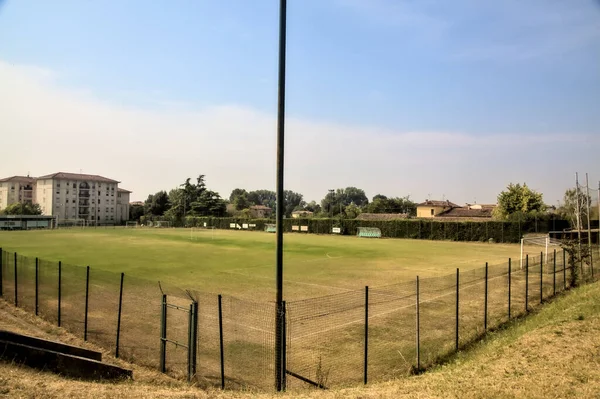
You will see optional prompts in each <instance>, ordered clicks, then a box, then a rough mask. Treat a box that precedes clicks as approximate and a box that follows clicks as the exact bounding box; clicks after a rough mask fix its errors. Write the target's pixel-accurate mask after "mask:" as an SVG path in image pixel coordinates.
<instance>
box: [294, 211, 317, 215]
mask: <svg viewBox="0 0 600 399" xmlns="http://www.w3.org/2000/svg"><path fill="white" fill-rule="evenodd" d="M307 213H314V212H312V211H305V210H302V211H294V212H292V215H293V214H298V215H300V214H307Z"/></svg>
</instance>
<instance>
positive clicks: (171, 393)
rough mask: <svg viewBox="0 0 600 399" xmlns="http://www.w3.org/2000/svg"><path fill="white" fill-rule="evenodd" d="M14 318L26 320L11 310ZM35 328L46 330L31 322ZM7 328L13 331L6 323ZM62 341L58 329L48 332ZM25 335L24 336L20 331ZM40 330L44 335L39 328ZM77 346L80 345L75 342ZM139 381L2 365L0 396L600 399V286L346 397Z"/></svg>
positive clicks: (151, 377) (141, 375) (149, 375)
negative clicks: (433, 364)
mask: <svg viewBox="0 0 600 399" xmlns="http://www.w3.org/2000/svg"><path fill="white" fill-rule="evenodd" d="M0 312H1V313H3V314H2V317H1V318H0V319H2V320H7V317H6V314H7V313H11V314H12V313H17V316H18V317H19V318H21V319H23V318H24V317H25V316H24V315H26V313H24V312H22V311H21V310H19V309H13V308H11V307H9V306H7V305H3V306H2V307H0ZM30 319H31V322H32V323H37V324H39V323H42V324H43V322H42V321H40V320H39V319H34V318H33V317H30ZM4 324H6V323H4ZM48 328H49V329H50V331H49V332H47V333H48V334H55V332H54V330H55V327H48ZM19 329H20V330H21V331H23V330H25V328H24V327H23V326H22V325H21V326H19ZM38 329H39V327H38ZM70 342H71V343H74V342H73V339H71V340H70ZM137 370H141V371H140V372H138V373H136V369H134V378H135V379H136V380H135V381H131V382H126V383H121V384H108V383H89V382H81V381H73V380H68V379H63V378H60V377H57V376H55V375H52V374H49V373H45V372H38V371H33V370H31V369H28V368H24V367H18V366H14V365H10V364H5V363H0V395H6V396H7V397H16V398H18V397H45V398H50V399H52V398H108V397H136V398H159V397H161V398H164V397H167V398H175V397H177V398H184V397H185V398H209V397H215V398H217V397H219V398H245V397H259V398H265V399H266V398H274V397H283V398H288V397H289V398H298V397H304V398H316V399H330V398H336V399H337V398H356V399H358V398H399V397H400V398H402V397H405V398H459V397H460V398H490V397H499V398H512V397H519V398H565V397H581V398H592V397H598V396H599V392H600V284H599V283H594V284H590V285H587V286H584V287H581V288H578V289H575V290H573V291H571V292H570V293H568V294H567V295H565V296H562V297H559V298H557V299H556V300H555V301H553V302H552V303H550V304H547V305H546V306H545V307H543V308H541V309H540V310H539V312H538V313H536V314H533V315H531V316H530V317H529V318H527V319H522V320H518V321H515V322H514V323H513V324H511V325H510V326H509V328H505V329H503V330H500V331H496V332H493V333H491V334H489V335H488V336H487V337H486V338H485V339H483V340H482V341H481V342H479V343H477V344H475V345H473V346H472V347H471V348H470V349H469V350H468V351H463V352H461V353H459V354H458V355H457V356H456V357H455V358H453V359H452V360H451V361H449V362H448V363H447V364H445V365H443V366H439V367H437V368H436V369H434V370H431V371H429V372H427V373H424V374H422V375H419V376H413V377H406V378H402V379H398V380H395V381H390V382H386V383H381V384H374V385H371V386H368V387H361V388H349V389H344V390H339V391H316V390H306V391H295V392H290V393H286V394H282V395H276V394H271V393H256V392H228V391H225V392H220V391H214V390H211V391H200V390H197V389H195V388H193V387H187V386H186V385H185V383H182V382H178V381H173V380H170V379H165V378H164V377H162V376H160V375H158V373H153V372H151V371H147V370H142V369H137Z"/></svg>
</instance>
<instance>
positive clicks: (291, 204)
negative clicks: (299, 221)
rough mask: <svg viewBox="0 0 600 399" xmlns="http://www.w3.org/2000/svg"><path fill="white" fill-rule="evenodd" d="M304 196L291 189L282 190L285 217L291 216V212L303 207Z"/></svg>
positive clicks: (304, 203)
mask: <svg viewBox="0 0 600 399" xmlns="http://www.w3.org/2000/svg"><path fill="white" fill-rule="evenodd" d="M303 198H304V196H303V195H302V194H300V193H296V192H294V191H292V190H284V191H283V203H284V205H285V210H284V214H285V216H286V217H288V218H289V217H291V216H292V212H294V211H299V210H302V209H304V206H305V205H306V202H305V201H304V199H303Z"/></svg>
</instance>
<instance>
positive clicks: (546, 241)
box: [520, 235, 561, 269]
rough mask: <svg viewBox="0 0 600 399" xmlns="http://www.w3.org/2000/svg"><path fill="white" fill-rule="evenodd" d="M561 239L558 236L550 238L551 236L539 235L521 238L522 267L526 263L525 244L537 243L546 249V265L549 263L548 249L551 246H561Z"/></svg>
mask: <svg viewBox="0 0 600 399" xmlns="http://www.w3.org/2000/svg"><path fill="white" fill-rule="evenodd" d="M560 243H561V242H560V240H557V239H556V238H550V236H548V235H545V236H537V237H523V238H521V264H520V266H521V269H523V265H524V264H525V255H526V253H525V250H524V248H525V246H526V245H536V246H539V247H542V248H544V249H545V254H546V255H545V260H546V265H547V264H548V250H549V248H551V247H560Z"/></svg>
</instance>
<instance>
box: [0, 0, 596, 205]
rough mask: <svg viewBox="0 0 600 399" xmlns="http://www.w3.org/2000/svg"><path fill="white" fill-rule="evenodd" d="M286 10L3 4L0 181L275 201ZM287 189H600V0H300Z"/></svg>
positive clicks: (203, 1) (436, 195) (430, 194)
mask: <svg viewBox="0 0 600 399" xmlns="http://www.w3.org/2000/svg"><path fill="white" fill-rule="evenodd" d="M278 6H279V1H277V0H252V1H249V0H227V1H225V0H222V1H217V0H177V1H170V2H149V1H141V0H128V1H118V0H104V1H101V2H92V1H79V0H71V1H66V0H55V1H51V2H50V1H42V0H18V1H17V0H4V1H2V0H0V138H1V140H2V144H3V145H2V151H1V152H0V176H1V177H8V176H12V175H24V174H27V173H29V174H30V175H32V176H36V175H38V176H39V175H44V174H49V173H54V172H59V171H62V172H75V173H77V172H80V171H81V172H83V173H89V174H99V175H103V176H106V177H109V178H113V179H116V180H119V181H121V182H122V183H121V186H122V187H124V188H126V189H129V190H131V191H133V194H132V199H133V200H143V199H145V198H146V197H147V196H148V194H150V193H154V192H156V191H159V190H162V189H164V190H169V189H171V188H174V187H176V186H177V185H178V184H181V183H182V182H183V181H184V180H185V179H186V178H187V177H192V178H194V177H196V176H197V175H199V174H204V175H206V182H207V186H208V187H209V188H210V189H213V190H216V191H218V192H219V193H220V194H221V195H222V196H223V197H225V198H228V197H229V194H230V192H231V190H232V189H234V188H236V187H240V188H245V189H247V190H255V189H271V190H274V189H275V167H276V152H275V144H276V111H277V60H278V54H277V51H278V16H279V9H278ZM287 23H288V30H287V64H286V66H287V75H286V79H287V90H286V121H285V123H286V146H285V159H286V161H285V187H286V189H291V190H294V191H297V192H300V193H302V194H304V197H305V200H307V201H311V200H316V201H320V200H321V199H322V198H323V197H324V196H325V195H326V194H327V190H328V189H331V188H340V187H347V186H355V187H359V188H362V189H364V190H365V192H366V194H367V196H368V197H369V198H372V197H373V196H374V195H376V194H384V195H387V196H406V195H410V197H411V199H413V200H414V201H416V202H421V201H423V200H425V199H427V198H431V199H449V200H451V201H453V202H455V203H459V204H460V203H465V202H478V203H493V202H495V201H496V197H497V195H498V193H499V192H500V191H502V190H503V189H505V188H506V186H507V185H508V184H509V183H510V182H515V183H517V182H520V183H527V184H528V185H529V186H530V187H532V188H533V189H535V190H538V191H540V192H542V193H543V194H544V200H545V201H546V203H548V204H551V205H555V204H556V201H558V200H560V199H562V196H563V194H564V191H565V190H566V189H567V188H569V187H572V186H574V180H575V172H579V173H580V175H584V174H585V173H586V172H588V173H589V174H590V179H591V181H592V183H591V184H590V185H591V186H593V187H597V186H598V180H600V157H599V156H598V154H599V153H600V112H599V109H600V108H599V106H600V67H599V64H600V1H598V0H570V1H568V2H567V1H563V0H529V1H526V2H524V1H520V0H503V1H479V0H455V1H452V2H449V1H445V0H439V1H438V0H418V1H417V0H288V19H287Z"/></svg>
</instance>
